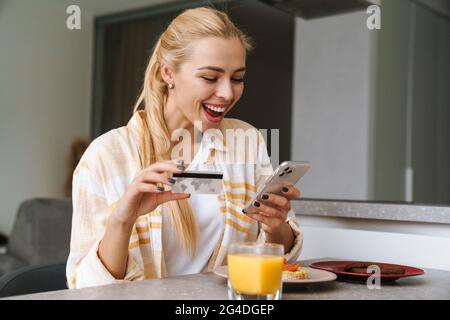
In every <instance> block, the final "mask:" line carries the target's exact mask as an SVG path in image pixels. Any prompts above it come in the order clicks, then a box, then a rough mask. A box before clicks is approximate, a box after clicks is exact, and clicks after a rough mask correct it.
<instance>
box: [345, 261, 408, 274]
mask: <svg viewBox="0 0 450 320" xmlns="http://www.w3.org/2000/svg"><path fill="white" fill-rule="evenodd" d="M369 266H378V268H380V272H381V274H404V273H405V269H404V268H401V267H386V266H383V265H379V264H377V263H375V262H353V263H349V264H347V265H346V266H345V267H344V271H345V272H352V273H363V274H366V273H367V268H368V267H369ZM369 273H371V272H369Z"/></svg>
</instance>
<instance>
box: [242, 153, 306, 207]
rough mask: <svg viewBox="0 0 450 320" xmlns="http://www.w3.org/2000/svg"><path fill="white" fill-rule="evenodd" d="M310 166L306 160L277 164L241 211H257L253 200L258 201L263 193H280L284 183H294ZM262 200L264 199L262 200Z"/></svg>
mask: <svg viewBox="0 0 450 320" xmlns="http://www.w3.org/2000/svg"><path fill="white" fill-rule="evenodd" d="M310 167H311V164H310V162H308V161H285V162H283V163H282V164H280V165H279V166H278V168H277V169H276V170H275V171H274V173H273V174H272V176H270V177H269V178H268V179H267V180H266V181H265V182H264V184H263V186H262V187H261V188H260V190H258V192H257V195H256V196H255V197H254V198H253V199H252V200H251V201H250V202H249V203H247V206H246V207H245V208H244V209H243V210H242V212H243V213H258V209H257V208H255V207H253V202H254V201H256V200H257V201H260V199H261V196H262V194H263V193H273V194H277V195H282V194H283V192H282V189H283V187H284V186H286V185H295V184H296V183H297V182H298V181H299V180H300V179H301V178H302V177H303V176H304V175H305V173H306V172H307V171H308V170H309V168H310ZM263 201H264V200H263Z"/></svg>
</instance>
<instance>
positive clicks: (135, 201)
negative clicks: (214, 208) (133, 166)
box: [113, 160, 190, 224]
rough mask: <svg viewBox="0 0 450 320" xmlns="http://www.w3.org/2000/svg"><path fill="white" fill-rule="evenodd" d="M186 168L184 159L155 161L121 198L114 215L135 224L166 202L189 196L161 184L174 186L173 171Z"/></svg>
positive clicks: (181, 170) (120, 219)
mask: <svg viewBox="0 0 450 320" xmlns="http://www.w3.org/2000/svg"><path fill="white" fill-rule="evenodd" d="M184 170H185V167H184V163H183V161H182V160H179V161H175V160H166V161H160V162H155V163H153V164H152V165H150V166H148V167H147V168H145V169H143V170H142V171H141V172H140V173H139V175H138V176H137V177H136V178H135V179H134V181H133V182H132V183H131V184H130V185H129V186H128V188H127V190H126V191H125V194H124V195H123V197H122V198H121V199H120V200H119V203H118V204H117V206H116V209H115V210H114V213H113V215H114V217H115V218H116V219H117V220H119V221H121V222H123V223H130V224H134V222H135V221H136V219H137V218H138V217H139V216H141V215H144V214H146V213H149V212H151V211H153V210H155V209H156V207H158V206H159V205H160V204H162V203H164V202H167V201H171V200H181V199H186V198H189V197H190V194H189V193H172V191H170V190H168V191H164V190H162V189H161V185H168V186H172V185H173V184H174V183H173V182H172V181H170V180H169V178H172V174H173V173H181V172H183V171H184ZM157 184H159V185H160V186H157Z"/></svg>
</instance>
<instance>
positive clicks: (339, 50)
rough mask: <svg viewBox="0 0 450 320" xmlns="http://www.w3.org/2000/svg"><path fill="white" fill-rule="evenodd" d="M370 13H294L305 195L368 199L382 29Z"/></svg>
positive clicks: (297, 141)
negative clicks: (370, 24)
mask: <svg viewBox="0 0 450 320" xmlns="http://www.w3.org/2000/svg"><path fill="white" fill-rule="evenodd" d="M367 17H368V15H367V14H366V12H365V11H358V12H353V13H348V14H341V15H336V16H332V17H325V18H320V19H314V20H303V19H300V18H297V19H296V29H295V41H296V42H295V64H294V65H295V66H294V68H295V72H294V74H295V76H294V94H293V104H294V107H293V118H292V127H293V132H292V135H293V139H292V158H293V159H296V160H309V161H311V162H312V167H311V170H310V172H309V173H308V174H307V175H306V176H305V178H303V181H302V182H301V184H299V186H300V187H302V186H303V187H302V195H303V196H304V197H306V198H330V199H361V200H367V199H370V192H371V190H370V188H369V177H370V176H369V175H370V169H371V168H370V165H371V164H370V148H371V145H372V141H371V139H372V135H371V123H370V121H369V119H370V118H371V116H370V113H371V104H372V101H373V97H372V96H371V95H372V94H373V91H374V89H373V85H374V78H373V72H372V70H373V64H374V62H375V58H376V57H375V52H376V50H375V49H376V48H375V45H376V43H375V42H376V35H377V31H371V30H369V29H367V27H366V19H367Z"/></svg>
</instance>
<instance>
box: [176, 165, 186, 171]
mask: <svg viewBox="0 0 450 320" xmlns="http://www.w3.org/2000/svg"><path fill="white" fill-rule="evenodd" d="M177 169H178V170H181V171H184V170H185V169H186V167H185V166H177Z"/></svg>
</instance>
